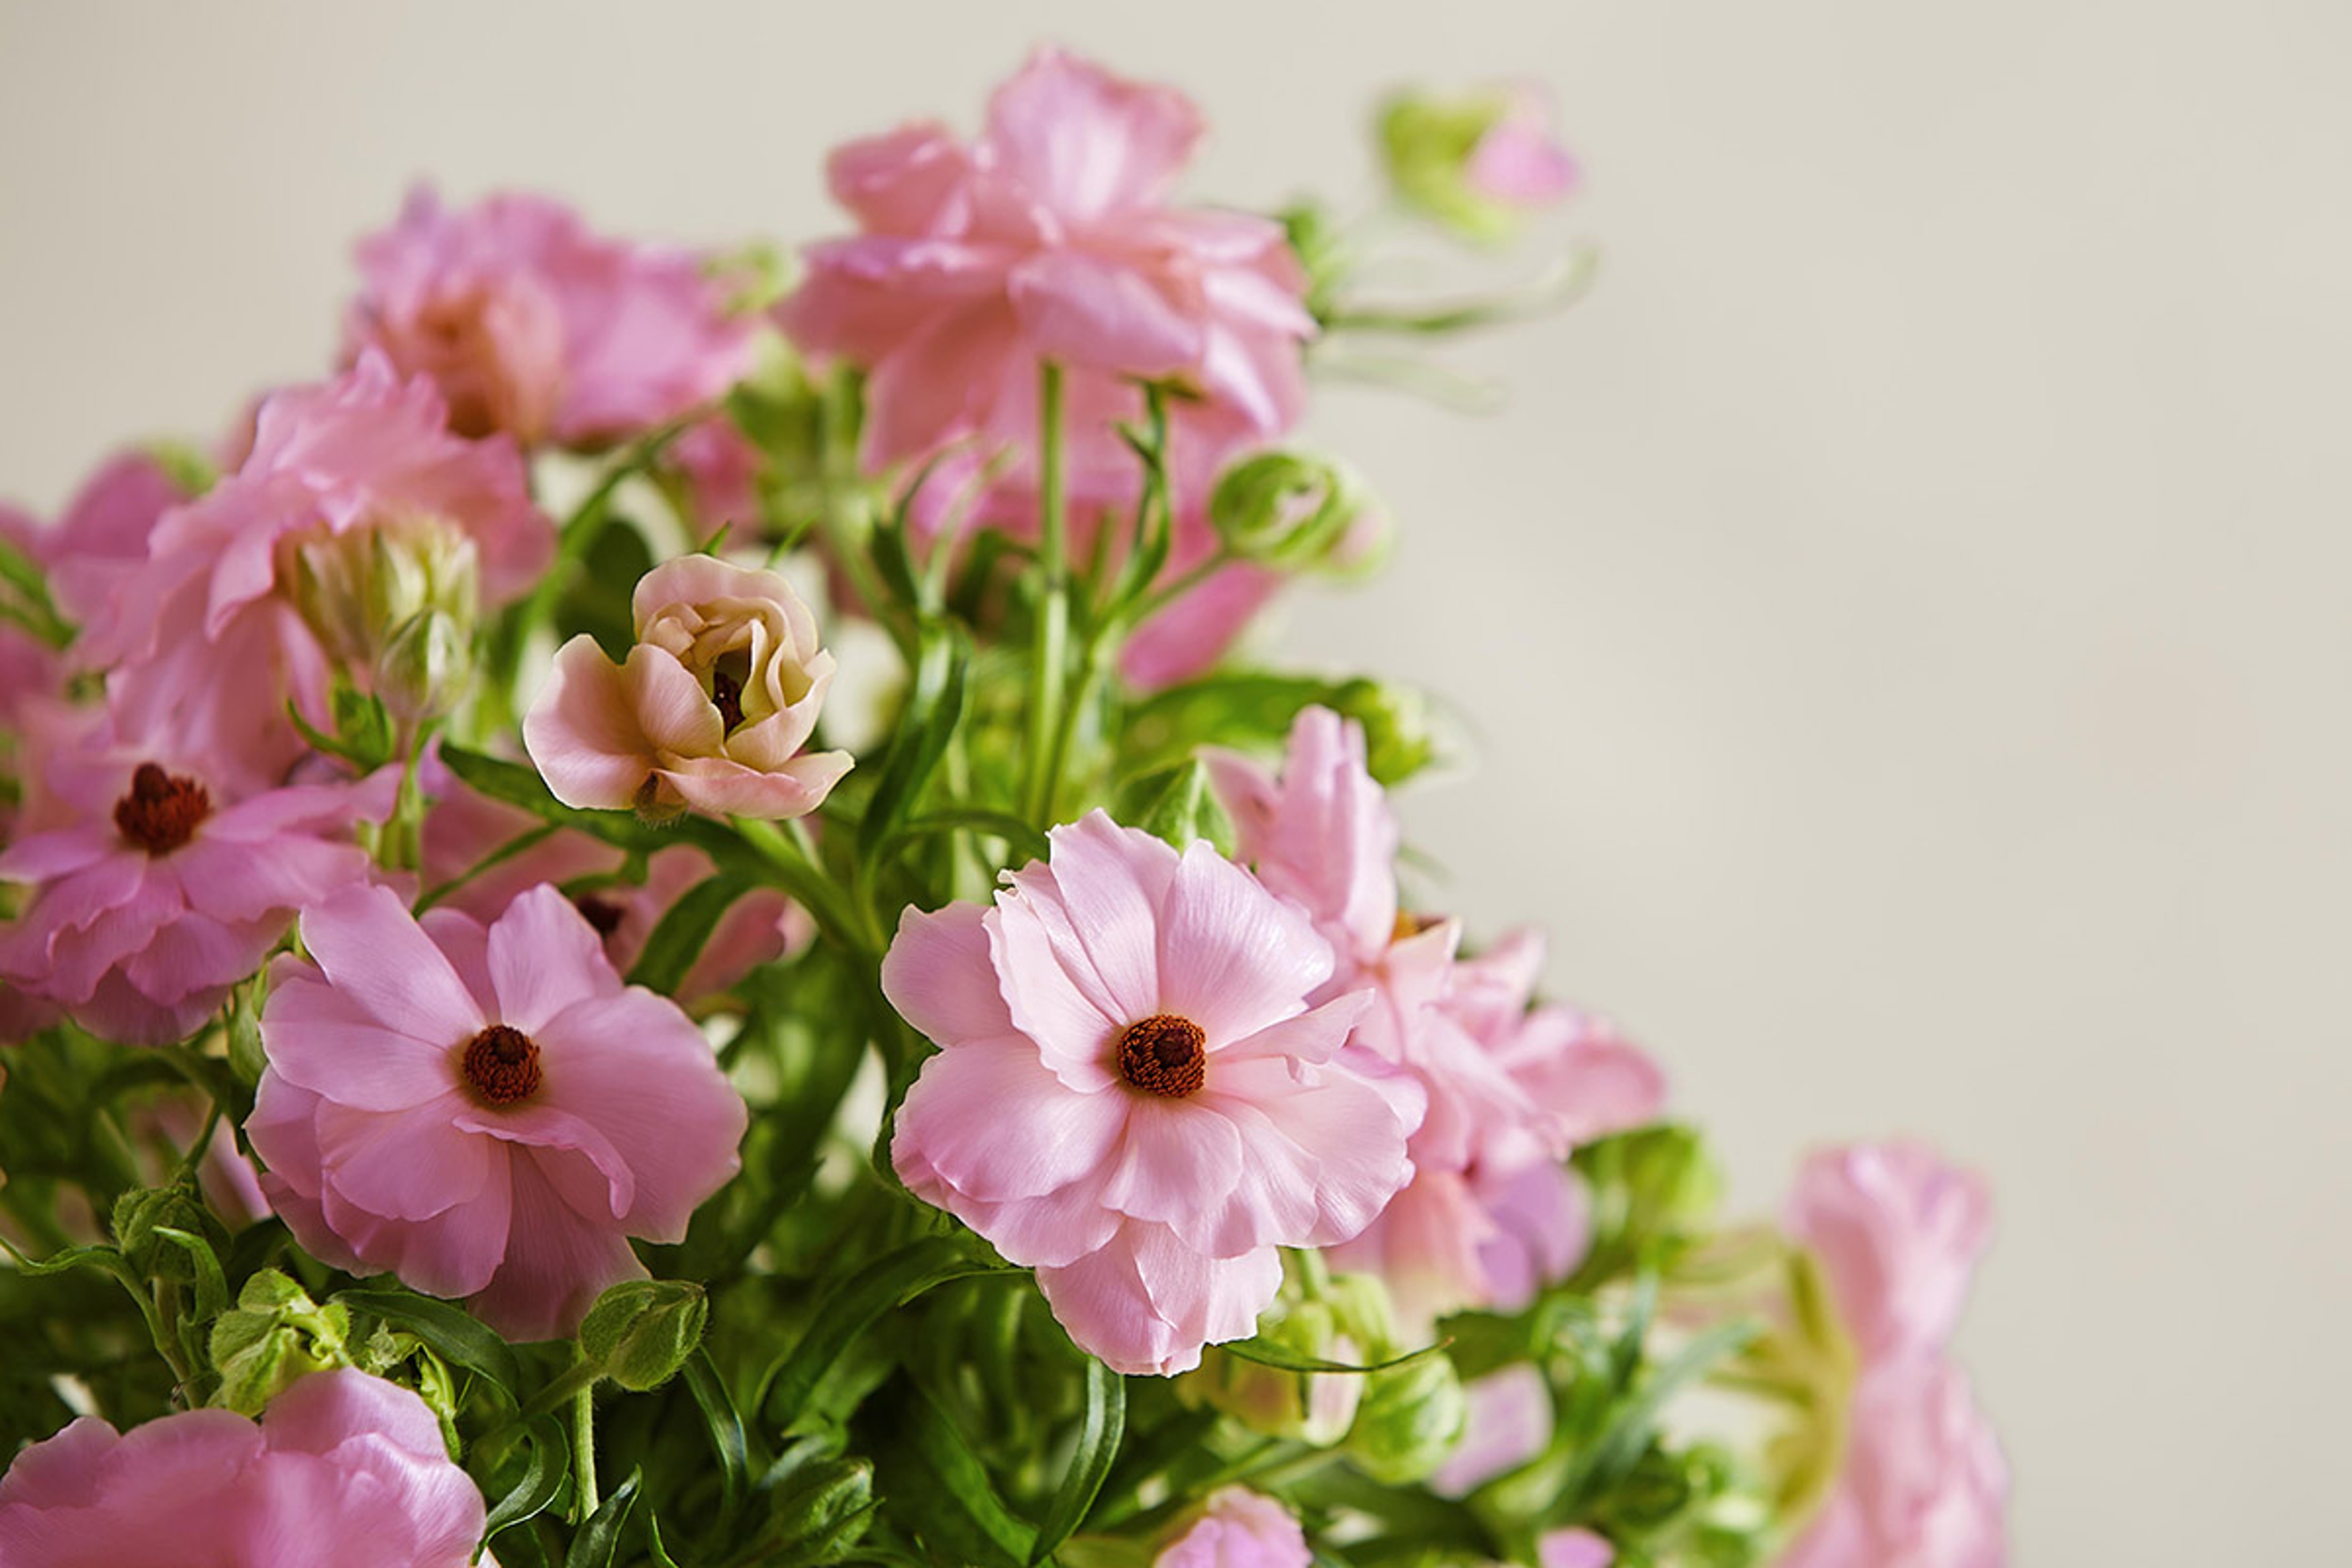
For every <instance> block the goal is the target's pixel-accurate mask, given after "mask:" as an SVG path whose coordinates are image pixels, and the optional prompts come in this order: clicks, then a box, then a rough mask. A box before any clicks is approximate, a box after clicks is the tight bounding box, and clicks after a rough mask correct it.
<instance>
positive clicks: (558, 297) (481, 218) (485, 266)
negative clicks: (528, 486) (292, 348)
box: [344, 186, 751, 447]
mask: <svg viewBox="0 0 2352 1568" xmlns="http://www.w3.org/2000/svg"><path fill="white" fill-rule="evenodd" d="M359 261H360V271H361V274H362V279H363V280H364V281H363V288H362V292H361V294H360V297H359V299H358V300H355V301H354V302H353V303H352V309H351V313H350V316H349V318H348V320H347V321H346V322H345V326H344V333H345V342H346V354H347V355H348V356H349V357H351V358H353V359H356V358H357V357H359V356H360V355H361V354H362V353H364V352H365V351H367V350H369V349H374V350H376V351H378V352H380V353H383V355H385V357H386V358H388V359H389V360H390V361H391V362H392V363H393V364H394V366H395V367H397V368H398V369H399V371H400V372H401V373H402V374H404V375H425V376H430V377H431V378H432V379H433V381H434V382H435V384H437V385H438V386H439V387H440V389H441V395H442V397H443V398H444V399H445V400H446V403H447V405H448V418H449V427H450V428H451V429H452V430H454V431H456V432H457V434H458V435H460V436H468V437H479V436H487V435H489V434H491V433H492V432H493V431H504V432H505V433H507V434H508V435H509V436H512V437H514V438H515V439H516V440H517V441H519V442H520V443H521V444H522V445H523V446H525V447H533V446H537V445H538V444H539V443H541V441H546V440H552V441H555V442H557V443H558V444H560V445H562V446H566V447H598V446H602V445H604V444H606V443H609V442H612V441H616V440H622V439H625V438H626V437H631V436H635V435H637V434H640V433H642V432H644V431H646V430H649V429H651V428H653V427H654V426H657V425H661V424H663V423H665V422H667V421H668V420H671V419H674V418H676V417H677V416H679V415H681V414H684V413H686V412H688V410H690V409H692V408H693V407H694V406H695V405H698V404H701V403H707V402H709V400H711V399H712V398H715V397H717V396H718V395H719V394H720V393H723V392H725V391H726V390H727V388H728V387H729V386H730V385H731V384H734V382H735V380H736V379H737V378H738V377H739V376H740V375H741V374H743V371H744V370H745V368H746V366H747V364H748V362H749V357H750V351H751V322H749V321H744V320H740V319H730V315H729V313H728V300H727V296H728V289H727V285H726V283H725V281H724V280H723V279H719V278H718V277H715V276H713V274H712V273H711V271H710V270H709V267H708V266H707V265H706V263H705V262H704V260H703V258H700V257H698V256H697V255H695V254H694V253H693V252H691V251H688V250H682V249H677V248H674V247H667V246H655V245H638V244H632V243H629V242H626V241H623V240H616V239H609V238H606V237H603V236H601V235H597V234H593V233H592V232H590V231H589V229H588V227H587V226H585V225H584V224H583V223H582V222H581V221H580V217H579V216H578V215H577V214H575V213H574V212H572V210H571V209H570V208H569V207H566V206H564V205H562V203H560V202H554V201H550V200H548V199H547V198H546V197H544V196H535V195H495V196H490V197H488V198H486V199H485V200H483V201H481V202H478V203H477V204H476V205H474V206H472V207H470V208H467V209H466V210H465V211H462V212H451V211H450V210H448V209H447V208H446V207H444V206H443V205H441V202H440V198H439V197H437V196H436V195H434V193H433V192H432V191H431V190H430V189H429V188H427V187H425V186H419V187H417V188H416V189H415V190H414V191H412V192H411V193H410V194H409V197H408V205H406V206H404V208H402V209H401V214H400V217H399V219H398V220H397V221H396V222H395V223H394V224H393V226H391V227H390V228H387V229H384V230H383V231H381V232H379V233H376V234H373V235H370V236H369V237H367V238H365V239H363V240H362V241H361V242H360V247H359Z"/></svg>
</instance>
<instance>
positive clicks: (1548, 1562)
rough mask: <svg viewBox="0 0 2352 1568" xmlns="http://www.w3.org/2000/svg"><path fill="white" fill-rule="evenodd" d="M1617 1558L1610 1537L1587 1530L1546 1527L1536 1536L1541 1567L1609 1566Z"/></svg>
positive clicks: (1607, 1567)
mask: <svg viewBox="0 0 2352 1568" xmlns="http://www.w3.org/2000/svg"><path fill="white" fill-rule="evenodd" d="M1616 1561H1617V1549H1616V1548H1615V1547H1613V1546H1612V1545H1610V1544H1609V1538H1608V1537H1607V1536H1605V1535H1596V1534H1594V1533H1593V1532H1592V1531H1589V1530H1548V1531H1544V1532H1543V1534H1541V1535H1539V1536H1538V1537H1537V1538H1536V1562H1537V1563H1539V1564H1541V1568H1609V1565H1610V1564H1611V1563H1614V1562H1616Z"/></svg>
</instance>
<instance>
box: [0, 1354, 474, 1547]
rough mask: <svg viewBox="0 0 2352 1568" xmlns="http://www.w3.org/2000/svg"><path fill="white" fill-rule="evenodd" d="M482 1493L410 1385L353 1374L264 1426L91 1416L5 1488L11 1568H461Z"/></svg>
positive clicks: (202, 1413) (276, 1403)
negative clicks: (163, 1567) (162, 1567)
mask: <svg viewBox="0 0 2352 1568" xmlns="http://www.w3.org/2000/svg"><path fill="white" fill-rule="evenodd" d="M483 1517H484V1515H483V1509H482V1494H481V1492H480V1491H479V1490H478V1489H476V1488H475V1485H474V1482H473V1480H472V1479H471V1478H470V1477H468V1476H467V1474H466V1472H465V1471H464V1470H461V1469H459V1468H457V1465H455V1464H453V1463H452V1462H451V1461H450V1458H449V1451H448V1449H447V1448H446V1447H445V1446H444V1444H443V1441H442V1436H441V1423H440V1421H439V1420H438V1419H437V1418H436V1417H435V1415H434V1414H433V1412H432V1411H431V1410H430V1409H428V1408H427V1407H426V1406H425V1401H423V1400H422V1399H419V1398H418V1397H417V1396H416V1395H415V1394H412V1393H410V1392H409V1391H408V1390H407V1389H405V1388H402V1387H400V1386H398V1385H397V1384H390V1383H386V1382H384V1381H383V1379H382V1378H375V1377H370V1376H368V1375H367V1374H366V1373H360V1372H353V1371H351V1370H349V1369H348V1368H345V1369H341V1370H337V1371H333V1372H315V1373H310V1375H309V1376H307V1377H303V1378H299V1379H297V1380H296V1381H295V1382H293V1383H291V1384H288V1385H287V1387H286V1389H285V1391H284V1392H283V1393H281V1394H278V1397H277V1398H275V1399H273V1400H271V1401H270V1402H269V1408H268V1410H267V1411H265V1412H264V1413H263V1414H262V1417H261V1419H260V1421H259V1422H254V1421H250V1420H247V1418H246V1417H244V1416H242V1415H236V1413H235V1412H233V1411H227V1410H188V1411H183V1412H181V1413H180V1414H178V1415H166V1416H163V1418H161V1419H160V1420H155V1421H150V1422H148V1423H147V1424H146V1425H144V1426H134V1427H132V1428H131V1430H130V1431H129V1432H127V1433H119V1432H117V1431H116V1430H115V1429H114V1428H113V1427H112V1426H109V1425H108V1424H107V1423H105V1422H104V1421H101V1420H100V1419H98V1418H97V1417H96V1416H93V1415H85V1416H83V1417H82V1418H81V1419H80V1420H79V1421H76V1422H75V1423H73V1425H71V1426H68V1427H67V1428H66V1429H65V1430H64V1431H62V1432H60V1433H58V1435H57V1436H54V1437H51V1438H50V1439H48V1440H47V1442H45V1443H36V1444H34V1445H33V1446H32V1447H29V1448H27V1449H26V1450H25V1451H24V1452H23V1453H21V1454H18V1455H17V1456H16V1463H15V1464H14V1465H12V1466H11V1467H10V1468H9V1470H8V1473H7V1475H6V1477H5V1479H0V1563H7V1564H8V1565H9V1568H130V1565H131V1564H136V1563H173V1564H184V1565H185V1568H322V1565H324V1564H327V1563H332V1564H334V1568H465V1564H466V1563H467V1562H468V1561H469V1560H470V1559H471V1558H472V1556H473V1552H474V1543H475V1542H477V1541H478V1539H479V1538H480V1536H481V1533H482V1522H483Z"/></svg>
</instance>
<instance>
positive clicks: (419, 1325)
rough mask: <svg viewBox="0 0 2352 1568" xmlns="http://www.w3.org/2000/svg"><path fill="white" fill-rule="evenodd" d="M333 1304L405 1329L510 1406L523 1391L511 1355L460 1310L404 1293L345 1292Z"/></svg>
mask: <svg viewBox="0 0 2352 1568" xmlns="http://www.w3.org/2000/svg"><path fill="white" fill-rule="evenodd" d="M334 1300H336V1301H338V1302H340V1303H341V1304H342V1305H343V1306H345V1307H347V1308H349V1309H350V1310H352V1311H354V1312H370V1313H373V1314H374V1315H375V1316H376V1317H378V1318H381V1319H383V1321H385V1322H387V1323H390V1324H392V1325H393V1326H394V1327H395V1328H401V1329H405V1330H406V1331H409V1332H410V1333H412V1334H415V1336H416V1337H417V1338H418V1339H420V1340H423V1341H424V1342H425V1343H426V1344H428V1345H430V1346H432V1347H433V1349H434V1352H436V1354H438V1355H439V1356H440V1357H441V1359H442V1360H444V1361H446V1362H450V1363H455V1364H456V1365H458V1366H462V1367H464V1368H466V1369H467V1371H469V1372H476V1373H480V1374H481V1375H482V1376H484V1377H487V1378H488V1379H489V1380H490V1381H491V1382H492V1383H495V1384H498V1385H499V1387H500V1388H501V1389H503V1390H505V1391H506V1394H507V1397H508V1398H509V1400H513V1399H514V1398H515V1390H516V1389H517V1388H519V1387H520V1386H521V1384H522V1369H521V1367H520V1364H519V1363H517V1362H516V1361H515V1353H514V1351H513V1349H512V1348H511V1347H509V1345H508V1343H507V1342H506V1341H504V1340H502V1339H500V1338H499V1336H498V1335H497V1334H495V1333H492V1332H491V1331H489V1330H488V1328H486V1327H484V1326H483V1325H482V1323H481V1322H480V1321H478V1320H477V1319H475V1318H474V1317H473V1316H471V1315H470V1314H468V1313H467V1311H466V1310H465V1309H463V1308H461V1307H453V1306H451V1305H450V1304H449V1303H448V1302H446V1301H436V1300H432V1299H431V1298H430V1297H425V1296H415V1295H411V1294H410V1293H409V1292H407V1291H405V1290H387V1289H371V1288H367V1287H362V1288H361V1289H354V1290H344V1291H341V1292H340V1293H339V1294H337V1295H336V1296H335V1298H334Z"/></svg>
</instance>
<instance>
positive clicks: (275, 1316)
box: [212, 1268, 352, 1415]
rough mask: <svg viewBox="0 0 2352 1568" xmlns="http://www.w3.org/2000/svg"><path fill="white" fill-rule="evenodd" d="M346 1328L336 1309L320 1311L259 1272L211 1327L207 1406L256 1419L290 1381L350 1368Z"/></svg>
mask: <svg viewBox="0 0 2352 1568" xmlns="http://www.w3.org/2000/svg"><path fill="white" fill-rule="evenodd" d="M351 1327H352V1321H351V1314H350V1313H349V1312H348V1311H347V1310H344V1309H343V1308H342V1307H341V1306H338V1305H335V1304H333V1303H329V1304H328V1305H326V1306H323V1307H322V1306H320V1305H319V1304H318V1303H317V1302H315V1301H313V1300H310V1296H309V1295H308V1294H306V1293H305V1292H304V1290H303V1289H302V1288H301V1287H300V1286H299V1285H298V1284H296V1283H295V1282H294V1281H293V1280H292V1279H289V1278H287V1277H286V1276H285V1275H283V1274H281V1273H279V1272H278V1270H277V1269H275V1268H265V1269H263V1270H261V1271H260V1272H259V1273H257V1274H256V1275H255V1276H254V1277H253V1278H252V1279H248V1280H247V1281H246V1282H245V1289H243V1290H241V1291H239V1292H238V1293H237V1299H236V1307H235V1308H234V1309H233V1310H230V1311H227V1312H224V1313H223V1314H221V1317H220V1320H219V1321H217V1322H215V1323H214V1324H213V1335H212V1359H213V1366H214V1368H215V1370H217V1371H218V1372H219V1373H220V1380H221V1381H220V1390H219V1392H218V1393H216V1394H214V1396H213V1402H214V1403H215V1404H216V1405H223V1406H225V1407H226V1408H227V1409H230V1410H234V1411H236V1412H237V1413H238V1414H240V1415H257V1414H259V1412H260V1410H261V1407H262V1406H263V1405H267V1404H268V1403H269V1401H270V1399H271V1398H272V1397H273V1396H274V1395H276V1394H278V1391H279V1390H280V1389H283V1388H284V1387H285V1386H286V1385H287V1384H289V1383H292V1382H293V1381H294V1380H295V1379H296V1378H298V1377H301V1376H303V1375H304V1374H305V1373H313V1372H322V1371H324V1370H326V1369H327V1368H329V1367H336V1366H347V1365H349V1364H351V1354H350V1349H349V1335H350V1333H351Z"/></svg>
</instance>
